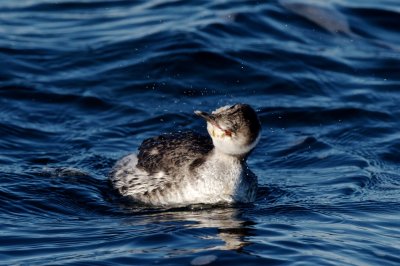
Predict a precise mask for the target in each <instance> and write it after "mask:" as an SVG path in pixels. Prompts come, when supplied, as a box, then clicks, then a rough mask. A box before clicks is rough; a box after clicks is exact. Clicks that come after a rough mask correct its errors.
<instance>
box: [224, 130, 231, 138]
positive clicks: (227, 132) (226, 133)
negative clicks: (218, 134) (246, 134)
mask: <svg viewBox="0 0 400 266" xmlns="http://www.w3.org/2000/svg"><path fill="white" fill-rule="evenodd" d="M224 133H225V135H226V136H228V137H232V131H230V130H228V129H226V130H224Z"/></svg>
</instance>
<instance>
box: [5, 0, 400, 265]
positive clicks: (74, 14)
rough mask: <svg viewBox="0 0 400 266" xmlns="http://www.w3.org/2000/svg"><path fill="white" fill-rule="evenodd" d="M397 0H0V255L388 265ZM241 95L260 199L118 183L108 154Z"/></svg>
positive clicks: (399, 211) (34, 259)
mask: <svg viewBox="0 0 400 266" xmlns="http://www.w3.org/2000/svg"><path fill="white" fill-rule="evenodd" d="M396 21H400V5H399V3H398V1H395V0H392V1H389V0H385V1H372V0H370V1H350V0H332V1H328V2H325V3H324V4H322V3H321V2H316V1H309V0H308V1H301V0H299V1H288V0H287V1H284V0H281V1H244V0H243V1H222V0H219V1H216V0H212V1H211V0H210V1H167V0H165V1H161V0H151V1H122V0H120V1H111V0H101V1H100V0H98V1H72V0H71V1H68V0H61V1H49V0H25V1H1V2H0V25H1V26H0V62H1V68H0V136H1V137H0V182H1V185H0V234H1V238H0V263H1V264H4V265H83V264H85V265H87V264H93V265H99V264H101V265H118V264H120V265H190V264H192V265H206V264H207V265H223V264H224V263H225V264H229V265H398V264H399V263H400V259H399V255H398V254H400V234H399V231H400V225H399V217H400V197H399V193H400V171H399V170H400V167H399V163H400V135H399V130H400V104H399V103H400V94H399V88H400V52H399V51H400V36H399V32H398V25H397V24H396ZM237 102H245V103H249V104H251V105H252V106H253V107H254V108H255V109H257V112H258V114H259V116H260V119H261V122H262V125H263V135H262V139H261V141H260V144H259V146H258V147H257V149H256V150H255V151H254V152H253V154H252V156H251V157H250V158H249V161H248V163H249V165H250V167H251V168H252V170H253V171H254V172H255V173H256V174H257V175H258V177H259V185H260V191H259V193H258V198H257V201H256V202H255V203H254V204H252V205H245V206H218V207H214V208H211V207H207V206H203V207H201V208H200V207H196V208H182V209H162V208H149V207H143V206H135V205H132V204H129V203H127V202H124V201H122V200H121V199H120V198H119V197H118V196H117V195H115V194H114V192H113V191H112V189H111V188H110V187H109V184H108V182H107V174H108V173H109V171H110V169H111V167H112V165H113V164H114V163H115V162H116V160H117V159H119V158H120V157H122V156H124V155H126V154H128V153H131V152H135V151H136V149H137V147H138V145H140V143H141V142H142V141H143V140H144V139H146V138H148V137H151V136H154V135H158V134H160V133H162V132H171V131H176V130H189V129H190V130H194V131H198V132H202V133H206V131H205V125H204V122H203V121H202V120H201V119H198V118H197V117H196V116H195V115H194V114H193V111H194V110H197V109H200V110H204V111H210V110H212V109H214V108H216V107H218V106H221V105H226V104H233V103H237Z"/></svg>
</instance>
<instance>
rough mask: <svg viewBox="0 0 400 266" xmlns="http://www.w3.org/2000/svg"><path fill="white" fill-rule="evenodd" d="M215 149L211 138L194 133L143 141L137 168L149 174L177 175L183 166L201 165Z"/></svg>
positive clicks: (173, 134)
mask: <svg viewBox="0 0 400 266" xmlns="http://www.w3.org/2000/svg"><path fill="white" fill-rule="evenodd" d="M212 148H213V145H212V141H211V139H210V137H205V136H202V135H199V134H196V133H193V132H183V133H171V134H164V135H161V136H158V137H154V138H150V139H147V140H145V141H143V143H142V145H141V146H140V148H139V154H138V164H137V167H138V168H139V169H142V170H144V171H146V172H148V173H149V174H154V173H157V172H160V171H162V172H164V173H166V174H175V172H176V171H177V170H178V171H180V168H181V167H182V166H183V165H186V164H189V165H190V164H191V163H192V162H193V163H195V164H196V166H198V165H199V162H200V161H202V158H203V157H204V156H205V155H207V154H208V153H209V152H210V151H211V150H212Z"/></svg>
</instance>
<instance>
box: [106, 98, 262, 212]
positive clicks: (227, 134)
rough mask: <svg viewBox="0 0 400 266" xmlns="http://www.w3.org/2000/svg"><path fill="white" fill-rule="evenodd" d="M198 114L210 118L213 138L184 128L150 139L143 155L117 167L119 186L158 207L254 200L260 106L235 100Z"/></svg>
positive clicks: (113, 176) (115, 184)
mask: <svg viewBox="0 0 400 266" xmlns="http://www.w3.org/2000/svg"><path fill="white" fill-rule="evenodd" d="M195 114H197V115H198V116H200V117H202V118H204V119H205V121H206V122H207V131H208V134H209V137H208V136H202V135H199V134H196V133H193V132H178V133H172V134H163V135H161V136H157V137H153V138H149V139H146V140H144V141H143V143H142V144H141V146H140V147H139V152H138V154H137V155H136V154H130V155H127V156H125V157H123V158H122V159H120V160H119V161H118V162H117V163H116V164H115V166H114V167H113V169H112V171H111V173H110V181H111V183H112V185H113V187H114V188H115V189H116V190H117V191H118V192H119V193H120V194H121V195H122V196H124V197H127V198H129V199H131V200H133V201H135V202H140V203H144V204H148V205H154V206H185V205H191V204H218V203H235V202H243V203H247V202H252V201H254V200H255V197H256V190H257V177H256V175H255V174H254V173H253V172H252V171H251V170H250V169H249V168H248V165H247V163H246V160H247V157H248V155H249V154H250V153H251V151H252V150H253V149H254V148H255V146H256V145H257V143H258V141H259V139H260V135H261V125H260V121H259V119H258V116H257V114H256V112H255V111H254V109H253V108H251V107H250V106H249V105H247V104H235V105H232V106H224V107H220V108H218V109H216V110H215V111H213V112H212V113H211V114H210V113H207V112H202V111H195Z"/></svg>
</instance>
